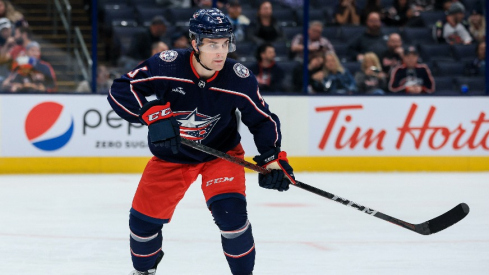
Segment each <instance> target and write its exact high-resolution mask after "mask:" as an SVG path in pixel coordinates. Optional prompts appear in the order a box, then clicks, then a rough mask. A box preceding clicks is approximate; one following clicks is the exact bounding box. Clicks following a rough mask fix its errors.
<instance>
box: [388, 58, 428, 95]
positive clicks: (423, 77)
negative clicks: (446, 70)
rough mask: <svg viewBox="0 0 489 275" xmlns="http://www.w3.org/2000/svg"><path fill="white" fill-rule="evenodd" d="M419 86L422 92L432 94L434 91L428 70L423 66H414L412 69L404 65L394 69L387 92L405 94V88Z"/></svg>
mask: <svg viewBox="0 0 489 275" xmlns="http://www.w3.org/2000/svg"><path fill="white" fill-rule="evenodd" d="M412 85H419V86H421V87H422V89H423V92H425V93H433V92H434V91H435V80H434V79H433V76H432V75H431V71H430V68H429V67H428V66H426V65H425V64H416V66H415V67H414V68H412V69H409V68H407V67H406V65H405V64H402V65H400V66H397V67H395V68H394V69H393V70H392V72H391V76H390V81H389V91H391V92H394V93H397V92H400V91H402V92H407V90H406V87H409V86H412Z"/></svg>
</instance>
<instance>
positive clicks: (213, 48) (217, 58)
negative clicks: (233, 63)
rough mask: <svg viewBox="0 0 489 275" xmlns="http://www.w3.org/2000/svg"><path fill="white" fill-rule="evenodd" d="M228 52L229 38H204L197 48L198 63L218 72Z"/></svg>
mask: <svg viewBox="0 0 489 275" xmlns="http://www.w3.org/2000/svg"><path fill="white" fill-rule="evenodd" d="M228 51H229V38H216V39H210V38H204V39H202V45H200V46H199V52H200V61H201V62H202V63H203V64H204V65H205V66H207V67H209V69H212V70H216V71H220V70H221V69H222V68H223V66H224V62H225V61H226V57H227V54H228Z"/></svg>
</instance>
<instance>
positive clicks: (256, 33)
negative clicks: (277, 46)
mask: <svg viewBox="0 0 489 275" xmlns="http://www.w3.org/2000/svg"><path fill="white" fill-rule="evenodd" d="M248 37H249V38H251V39H252V40H253V41H255V43H257V44H262V43H264V42H275V41H277V40H280V39H283V33H282V29H281V28H280V25H279V23H278V21H277V19H276V18H275V17H274V16H273V9H272V3H271V2H270V1H264V2H262V3H261V4H260V6H259V7H258V12H257V17H256V19H255V21H253V22H252V23H251V24H250V27H249V35H248Z"/></svg>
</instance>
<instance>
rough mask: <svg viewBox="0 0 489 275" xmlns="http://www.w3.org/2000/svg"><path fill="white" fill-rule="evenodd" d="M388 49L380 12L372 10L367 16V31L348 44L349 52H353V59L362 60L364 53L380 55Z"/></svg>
mask: <svg viewBox="0 0 489 275" xmlns="http://www.w3.org/2000/svg"><path fill="white" fill-rule="evenodd" d="M386 49H387V47H386V44H385V40H384V36H383V34H382V25H381V21H380V14H379V13H377V12H371V13H370V14H369V15H368V17H367V28H366V30H365V32H364V33H363V34H362V35H360V36H359V37H357V38H356V39H355V40H353V42H352V43H351V44H350V45H348V52H349V53H350V54H351V59H352V60H356V61H362V60H363V54H364V53H366V52H374V53H375V54H376V55H377V56H380V55H381V54H382V53H383V52H384V51H385V50H386Z"/></svg>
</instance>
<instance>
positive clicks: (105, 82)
mask: <svg viewBox="0 0 489 275" xmlns="http://www.w3.org/2000/svg"><path fill="white" fill-rule="evenodd" d="M113 81H114V80H113V79H111V78H110V72H109V69H107V67H106V66H105V65H98V66H97V91H96V92H97V93H100V94H107V93H108V92H109V89H110V86H111V85H112V82H113ZM76 92H78V93H91V92H92V88H91V85H90V82H89V81H88V80H83V81H81V82H80V83H79V84H78V86H77V87H76Z"/></svg>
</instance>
